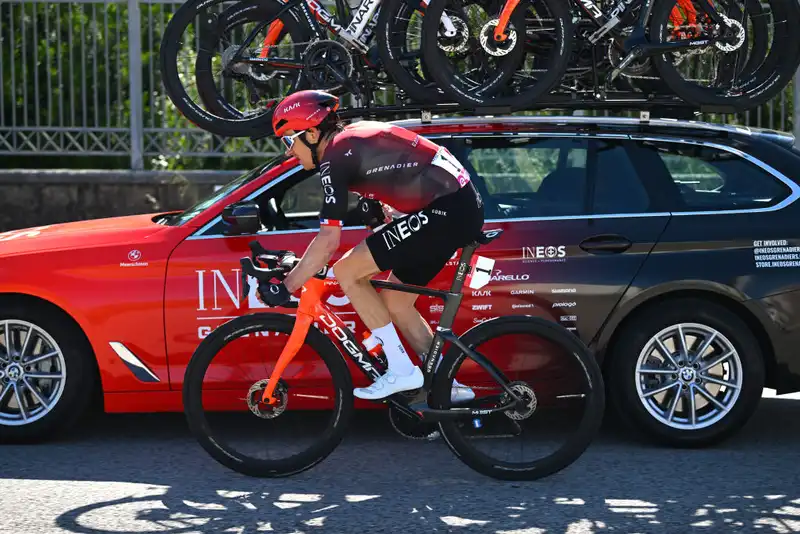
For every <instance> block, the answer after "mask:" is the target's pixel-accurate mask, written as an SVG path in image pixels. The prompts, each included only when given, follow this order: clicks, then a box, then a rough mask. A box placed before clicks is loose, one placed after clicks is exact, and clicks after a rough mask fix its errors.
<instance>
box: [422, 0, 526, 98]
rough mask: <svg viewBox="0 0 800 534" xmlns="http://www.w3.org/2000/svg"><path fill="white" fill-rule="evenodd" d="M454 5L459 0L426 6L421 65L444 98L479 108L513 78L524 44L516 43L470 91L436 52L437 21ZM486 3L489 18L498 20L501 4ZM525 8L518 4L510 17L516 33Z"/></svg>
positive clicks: (439, 53) (466, 83) (436, 2)
mask: <svg viewBox="0 0 800 534" xmlns="http://www.w3.org/2000/svg"><path fill="white" fill-rule="evenodd" d="M454 1H459V0H437V1H435V2H431V3H430V4H428V6H427V8H426V10H425V16H424V17H423V20H422V52H423V53H422V56H423V57H424V58H425V59H424V61H425V63H426V64H427V65H428V70H429V71H430V73H431V76H432V77H433V79H434V81H435V82H436V83H437V85H438V86H439V88H440V89H441V90H442V91H443V92H444V93H445V94H446V95H447V96H449V97H450V98H452V99H453V100H455V101H456V102H458V103H459V104H461V105H463V106H476V105H483V103H484V102H485V101H486V100H487V99H488V98H489V95H491V94H493V93H495V92H496V91H498V90H500V89H501V88H502V87H504V86H505V85H506V83H507V82H508V81H509V80H510V79H511V77H512V76H514V73H515V72H516V70H517V67H518V66H519V65H520V64H521V62H522V60H523V58H524V54H525V50H524V48H525V43H524V40H522V39H518V40H517V42H516V44H515V45H514V47H513V49H512V50H511V51H510V52H509V53H507V54H506V55H505V56H502V57H503V59H502V60H501V61H500V62H499V66H498V67H499V68H498V69H496V70H495V71H494V72H493V74H494V76H493V77H492V78H491V79H489V80H487V81H483V82H481V83H480V85H479V86H477V87H472V86H471V85H470V84H469V82H468V81H467V80H464V79H463V78H462V77H461V76H460V74H459V73H457V72H454V70H453V67H452V66H451V65H450V62H449V61H448V60H447V58H446V57H445V55H444V52H443V51H442V50H441V48H439V38H438V32H439V24H440V22H439V21H440V20H441V18H442V15H443V14H444V12H445V9H446V8H447V7H448V6H450V5H451V4H452V3H453V2H454ZM459 3H460V2H459ZM487 3H489V4H492V5H490V6H489V7H488V10H489V12H490V14H493V15H494V16H498V15H499V13H500V9H501V8H502V3H500V2H494V3H492V2H487ZM525 6H527V0H523V1H522V2H520V4H519V6H518V7H517V8H516V9H515V10H514V13H513V14H512V15H511V19H510V23H511V24H510V25H513V27H514V28H516V29H517V32H519V31H520V30H519V28H524V27H525V11H524V10H525Z"/></svg>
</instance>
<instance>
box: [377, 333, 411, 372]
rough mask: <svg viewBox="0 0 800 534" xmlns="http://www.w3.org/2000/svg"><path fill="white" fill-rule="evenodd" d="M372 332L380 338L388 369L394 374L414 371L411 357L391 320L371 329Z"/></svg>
mask: <svg viewBox="0 0 800 534" xmlns="http://www.w3.org/2000/svg"><path fill="white" fill-rule="evenodd" d="M372 333H373V334H375V335H376V336H377V337H378V338H379V339H380V340H381V345H383V352H385V353H386V360H387V361H388V363H389V369H390V370H391V371H392V372H393V373H394V374H396V375H399V376H408V375H410V374H411V373H413V372H414V367H416V366H415V365H414V362H412V361H411V358H409V357H408V354H407V353H406V349H405V348H404V347H403V344H402V343H401V342H400V338H399V337H398V336H397V330H395V329H394V325H393V324H392V323H391V321H390V322H389V324H387V325H385V326H381V327H380V328H375V329H373V330H372Z"/></svg>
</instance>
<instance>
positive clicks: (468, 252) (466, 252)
mask: <svg viewBox="0 0 800 534" xmlns="http://www.w3.org/2000/svg"><path fill="white" fill-rule="evenodd" d="M477 248H478V242H477V241H473V242H472V243H470V244H469V245H467V246H465V247H464V248H463V249H462V250H463V252H462V253H461V259H460V260H459V261H458V269H457V270H456V276H455V278H454V279H453V284H452V285H451V286H450V292H451V293H461V289H462V288H463V287H464V280H465V279H466V277H467V274H468V273H469V262H470V261H472V255H473V254H474V253H475V249H477Z"/></svg>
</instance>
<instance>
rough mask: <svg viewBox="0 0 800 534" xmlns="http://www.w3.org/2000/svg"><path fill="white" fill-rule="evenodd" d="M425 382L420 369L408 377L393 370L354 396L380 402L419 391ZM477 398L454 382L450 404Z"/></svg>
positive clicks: (356, 390) (359, 390)
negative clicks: (380, 400) (404, 393)
mask: <svg viewBox="0 0 800 534" xmlns="http://www.w3.org/2000/svg"><path fill="white" fill-rule="evenodd" d="M424 382H425V377H424V376H423V375H422V371H421V370H420V368H419V367H414V371H413V372H412V373H411V374H410V375H408V376H399V375H396V374H394V373H393V372H392V371H391V370H388V371H386V373H385V374H383V375H381V376H380V377H378V379H377V380H376V381H375V382H373V383H372V384H371V385H369V386H368V387H365V388H355V389H354V390H353V395H355V396H356V397H358V398H359V399H364V400H379V399H384V398H386V397H389V396H391V395H394V394H395V393H399V392H401V391H409V390H412V389H419V388H421V387H422V384H423V383H424ZM474 398H475V393H474V392H473V391H472V389H471V388H469V387H467V386H465V385H463V384H460V383H459V382H458V380H453V388H452V390H451V392H450V402H452V403H454V404H455V403H459V402H467V401H470V400H472V399H474Z"/></svg>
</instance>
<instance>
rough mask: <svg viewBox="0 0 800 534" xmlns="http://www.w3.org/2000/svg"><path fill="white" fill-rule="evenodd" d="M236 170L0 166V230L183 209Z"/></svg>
mask: <svg viewBox="0 0 800 534" xmlns="http://www.w3.org/2000/svg"><path fill="white" fill-rule="evenodd" d="M239 174H241V173H240V172H239V171H234V172H214V171H210V172H193V173H181V174H175V173H157V172H150V173H130V172H126V171H28V170H20V171H0V232H6V231H9V230H17V229H21V228H29V227H32V226H40V225H45V224H54V223H60V222H70V221H78V220H85V219H97V218H103V217H115V216H120V215H133V214H139V213H153V212H158V211H168V210H176V209H185V208H188V207H189V206H192V205H193V204H195V203H197V202H198V201H200V200H202V199H203V198H204V197H205V196H207V195H209V194H210V193H211V192H213V190H214V186H215V185H221V184H224V183H226V182H228V181H230V180H231V179H232V178H233V177H235V176H238V175H239Z"/></svg>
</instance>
